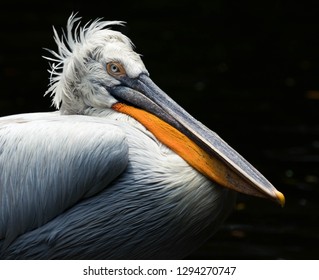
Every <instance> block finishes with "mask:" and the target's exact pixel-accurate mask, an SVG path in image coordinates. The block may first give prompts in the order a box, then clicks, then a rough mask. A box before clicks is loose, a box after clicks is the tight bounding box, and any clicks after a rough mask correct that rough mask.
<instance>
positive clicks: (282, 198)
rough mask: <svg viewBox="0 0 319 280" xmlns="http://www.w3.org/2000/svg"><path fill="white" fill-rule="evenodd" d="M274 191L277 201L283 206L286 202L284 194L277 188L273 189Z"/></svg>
mask: <svg viewBox="0 0 319 280" xmlns="http://www.w3.org/2000/svg"><path fill="white" fill-rule="evenodd" d="M275 193H276V197H277V201H278V203H279V204H280V205H281V207H284V206H285V202H286V199H285V196H284V195H283V194H282V193H281V192H279V191H277V190H276V191H275Z"/></svg>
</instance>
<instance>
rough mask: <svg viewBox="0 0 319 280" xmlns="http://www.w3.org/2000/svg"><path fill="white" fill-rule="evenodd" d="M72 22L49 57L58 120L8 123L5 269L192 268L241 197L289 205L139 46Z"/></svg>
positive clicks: (37, 117)
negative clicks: (186, 263)
mask: <svg viewBox="0 0 319 280" xmlns="http://www.w3.org/2000/svg"><path fill="white" fill-rule="evenodd" d="M119 25H124V22H122V21H105V20H103V19H102V18H98V19H96V20H94V21H89V22H88V23H86V24H84V25H82V24H81V17H79V16H77V14H71V16H70V17H69V18H68V21H67V26H66V29H65V30H63V33H62V35H61V36H60V35H59V34H58V32H57V31H56V29H55V28H53V32H54V40H55V43H56V45H57V51H54V50H48V51H49V54H50V56H48V57H45V59H47V60H48V61H49V64H50V68H49V72H50V76H49V86H48V89H47V91H46V93H45V94H46V95H51V97H52V104H53V106H55V108H56V110H55V111H51V112H39V113H24V114H17V115H10V116H4V117H1V118H0V182H1V184H0V207H1V211H0V212H1V214H0V258H1V259H33V260H35V259H92V260H93V259H126V260H128V259H183V258H185V257H187V256H189V255H190V254H191V253H192V252H193V251H194V250H196V249H197V248H199V247H200V246H201V245H202V244H203V243H205V242H206V241H207V239H208V238H210V237H211V236H212V235H213V234H214V233H215V232H216V230H218V228H219V226H220V225H221V224H222V223H223V222H224V221H225V219H226V218H227V217H228V215H229V214H230V213H231V211H232V209H233V205H234V203H235V199H236V193H237V192H241V193H244V194H247V195H252V196H257V197H261V198H267V199H270V200H272V201H274V202H276V203H279V204H280V205H284V203H285V197H284V195H283V194H282V193H281V192H279V191H278V190H277V189H276V188H275V187H274V186H273V185H272V184H271V183H270V182H269V181H268V180H267V179H266V178H265V177H264V176H263V175H262V174H261V173H260V172H259V171H257V170H256V169H255V168H254V167H253V166H252V165H251V164H250V163H248V161H246V160H245V159H244V158H243V157H242V156H241V155H239V153H237V152H236V151H235V150H234V149H233V148H231V147H230V146H229V145H228V144H227V143H226V142H225V141H224V140H222V138H221V137H219V136H218V135H217V134H216V133H215V132H213V131H212V130H210V129H209V128H208V127H206V126H205V125H204V124H202V123H201V122H200V121H198V120H196V119H195V118H194V117H192V116H191V115H190V114H189V113H188V112H186V111H185V110H184V109H183V108H182V107H181V106H179V105H178V104H177V103H176V102H175V101H174V100H173V99H172V98H170V97H169V96H168V95H167V94H166V93H165V92H164V91H163V90H161V89H160V87H158V86H157V85H156V84H155V83H154V82H153V81H152V80H151V78H150V75H149V72H148V71H147V69H146V67H145V65H144V63H143V61H142V59H141V56H140V55H139V54H137V53H136V52H135V46H134V45H133V43H132V41H131V40H130V39H129V38H128V37H127V36H126V35H124V34H122V33H121V32H119V31H116V30H114V28H113V29H112V28H111V27H112V26H119Z"/></svg>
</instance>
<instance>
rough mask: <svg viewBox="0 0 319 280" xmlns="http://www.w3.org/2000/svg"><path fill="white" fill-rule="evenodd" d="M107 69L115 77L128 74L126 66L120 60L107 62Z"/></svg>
mask: <svg viewBox="0 0 319 280" xmlns="http://www.w3.org/2000/svg"><path fill="white" fill-rule="evenodd" d="M106 71H107V73H109V75H111V76H113V77H120V76H124V75H126V71H125V69H124V66H123V65H122V64H121V63H119V62H110V63H108V64H106Z"/></svg>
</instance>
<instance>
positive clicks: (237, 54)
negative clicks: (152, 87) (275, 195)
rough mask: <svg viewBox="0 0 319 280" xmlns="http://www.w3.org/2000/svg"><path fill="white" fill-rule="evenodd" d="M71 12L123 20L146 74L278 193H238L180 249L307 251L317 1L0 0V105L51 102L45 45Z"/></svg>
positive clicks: (314, 223) (314, 186) (312, 204)
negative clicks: (205, 236)
mask: <svg viewBox="0 0 319 280" xmlns="http://www.w3.org/2000/svg"><path fill="white" fill-rule="evenodd" d="M72 12H79V16H82V18H83V20H82V21H83V22H84V23H85V22H87V21H89V20H91V19H96V18H98V17H101V18H104V19H105V20H123V21H126V22H127V24H126V27H123V28H120V29H119V30H120V31H122V32H123V33H125V34H126V35H127V36H129V37H130V38H131V39H132V41H133V42H134V44H135V45H136V51H137V52H138V53H141V54H142V55H143V61H144V63H145V65H146V67H147V68H148V70H149V72H150V74H151V77H152V79H153V81H155V82H156V83H157V84H158V85H159V86H160V87H161V88H162V89H163V90H164V91H166V92H167V93H168V94H169V95H170V96H171V97H173V99H175V100H176V101H177V102H178V103H179V104H181V105H182V106H183V107H184V108H185V109H186V110H187V111H189V112H190V113H191V114H192V115H193V116H195V117H196V118H197V119H199V120H200V121H201V122H203V123H204V124H206V125H207V126H208V127H210V128H211V129H212V130H214V131H216V132H217V133H218V134H219V135H220V136H222V138H223V139H225V140H226V141H227V142H228V143H229V144H230V145H231V146H233V147H234V148H235V149H236V150H237V151H239V152H240V153H241V154H242V155H243V156H244V157H245V158H247V159H248V160H249V161H250V162H251V163H252V164H253V165H255V166H256V167H257V168H258V169H259V170H260V171H261V172H262V173H263V174H264V175H265V176H266V177H267V178H268V179H269V180H270V181H271V182H272V183H273V184H274V185H275V186H276V187H277V188H278V189H279V190H280V191H282V192H283V193H284V194H285V195H286V200H287V203H286V206H285V207H284V208H280V207H279V206H277V205H275V204H273V203H272V202H268V201H266V200H262V199H258V198H253V197H247V196H244V195H240V196H239V199H238V203H237V205H236V208H235V209H234V212H233V214H232V215H231V216H230V218H229V219H228V220H227V222H226V223H225V225H224V226H223V227H222V228H221V229H220V231H219V232H218V233H217V234H216V235H215V236H214V237H213V238H212V239H211V240H210V241H209V242H208V243H207V244H205V246H203V247H202V248H200V249H199V250H197V251H196V252H194V254H192V255H191V256H190V257H189V258H213V259H216V258H222V259H251V258H253V259H317V258H318V253H317V252H318V251H319V250H318V249H319V224H318V216H319V206H318V195H319V21H318V14H319V8H318V7H317V6H316V5H315V1H314V3H313V4H311V3H309V2H305V1H279V0H261V1H253V0H251V1H222V0H219V1H216V0H213V1H204V0H198V1H172V0H171V1H166V0H161V1H128V2H126V1H124V0H123V1H118V2H116V1H86V2H79V1H63V4H62V3H59V2H52V1H50V2H45V1H41V2H37V1H28V2H26V1H24V2H22V1H11V2H10V3H8V4H7V8H6V7H1V11H0V15H1V17H0V39H1V44H0V86H1V87H0V115H8V114H15V113H22V112H37V111H48V110H54V108H52V107H51V100H50V97H49V96H46V97H43V95H44V93H45V91H46V90H47V86H48V81H49V80H48V78H49V73H48V72H47V68H48V63H47V61H45V59H43V58H42V56H46V55H48V53H47V52H46V51H45V50H44V49H43V48H49V49H54V50H55V49H56V47H55V45H54V41H53V37H52V35H53V32H52V25H54V26H55V27H56V28H57V30H58V31H59V32H60V30H61V28H64V27H65V25H66V21H67V18H68V17H69V16H70V14H71V13H72Z"/></svg>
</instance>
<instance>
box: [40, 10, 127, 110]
mask: <svg viewBox="0 0 319 280" xmlns="http://www.w3.org/2000/svg"><path fill="white" fill-rule="evenodd" d="M80 20H81V17H76V14H72V15H71V16H70V17H69V19H68V22H67V27H66V31H64V30H62V36H61V37H59V35H58V33H57V31H56V29H55V28H54V27H53V32H54V40H55V42H56V44H57V47H58V50H57V52H56V51H53V50H48V51H49V52H50V53H51V54H52V55H53V57H44V58H45V59H47V60H49V62H50V69H49V73H50V78H49V79H50V83H49V88H48V90H47V91H46V93H45V95H47V94H50V96H53V100H52V103H53V105H54V106H55V107H56V108H57V109H59V108H60V105H61V103H65V102H66V101H67V100H72V98H74V97H73V96H72V95H73V93H74V91H75V90H76V87H75V83H77V82H80V81H81V79H82V77H83V76H84V75H85V74H86V73H85V71H86V70H87V69H86V65H85V61H86V59H87V55H88V53H92V51H95V52H96V53H95V55H98V52H99V47H103V45H105V43H106V42H107V41H108V42H109V41H112V40H113V41H120V42H122V43H124V44H126V45H129V46H130V47H133V44H132V42H131V41H130V39H129V38H128V37H126V36H124V35H123V34H121V33H120V32H117V31H113V30H109V29H108V28H107V27H109V26H111V25H123V24H124V22H122V21H102V20H101V19H97V20H95V21H93V22H88V23H86V24H85V25H84V26H83V27H81V26H80V23H81V22H80ZM100 51H101V50H100ZM66 103H67V102H66Z"/></svg>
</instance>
